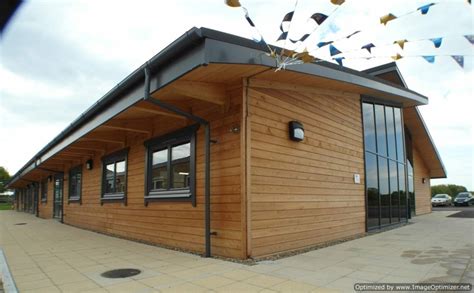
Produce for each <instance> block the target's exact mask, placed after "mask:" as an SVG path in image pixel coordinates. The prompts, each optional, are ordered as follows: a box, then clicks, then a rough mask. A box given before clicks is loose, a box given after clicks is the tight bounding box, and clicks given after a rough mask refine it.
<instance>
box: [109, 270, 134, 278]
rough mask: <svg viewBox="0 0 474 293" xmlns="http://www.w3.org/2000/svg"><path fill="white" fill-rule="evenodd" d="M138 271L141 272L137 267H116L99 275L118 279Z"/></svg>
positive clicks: (130, 275)
mask: <svg viewBox="0 0 474 293" xmlns="http://www.w3.org/2000/svg"><path fill="white" fill-rule="evenodd" d="M139 273H141V271H140V270H137V269H117V270H111V271H107V272H105V273H102V274H101V276H102V277H104V278H109V279H119V278H128V277H132V276H136V275H138V274H139Z"/></svg>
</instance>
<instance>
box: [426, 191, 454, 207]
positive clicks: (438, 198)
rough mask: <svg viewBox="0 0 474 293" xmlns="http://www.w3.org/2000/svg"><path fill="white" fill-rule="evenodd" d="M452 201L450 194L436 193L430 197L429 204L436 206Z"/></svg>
mask: <svg viewBox="0 0 474 293" xmlns="http://www.w3.org/2000/svg"><path fill="white" fill-rule="evenodd" d="M451 203H452V198H451V196H449V195H447V194H437V195H435V196H433V197H432V198H431V205H432V206H434V207H437V206H445V207H447V206H450V205H451Z"/></svg>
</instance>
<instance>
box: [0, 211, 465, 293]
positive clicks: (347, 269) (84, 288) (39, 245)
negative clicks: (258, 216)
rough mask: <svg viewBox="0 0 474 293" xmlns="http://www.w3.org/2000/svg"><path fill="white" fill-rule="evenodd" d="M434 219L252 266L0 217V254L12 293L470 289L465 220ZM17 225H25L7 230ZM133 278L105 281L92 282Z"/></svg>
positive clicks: (18, 216)
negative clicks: (377, 286) (439, 285)
mask: <svg viewBox="0 0 474 293" xmlns="http://www.w3.org/2000/svg"><path fill="white" fill-rule="evenodd" d="M453 213H454V212H434V213H432V214H430V215H425V216H420V217H416V218H415V219H413V220H412V222H413V224H411V225H407V226H405V227H402V228H398V229H393V230H390V231H387V232H383V233H378V234H375V235H371V236H367V237H364V238H361V239H357V240H353V241H350V242H345V243H342V244H339V245H334V246H331V247H328V248H323V249H319V250H314V251H311V252H307V253H304V254H300V255H296V256H292V257H288V258H284V259H280V260H277V261H264V262H260V263H259V264H257V265H254V266H248V265H243V264H237V263H232V262H227V261H222V260H217V259H205V258H201V257H199V256H196V255H191V254H187V253H181V252H176V251H171V250H167V249H163V248H158V247H154V246H149V245H145V244H140V243H136V242H133V241H127V240H123V239H119V238H114V237H109V236H105V235H101V234H98V233H93V232H89V231H85V230H81V229H78V228H74V227H71V226H68V225H62V224H60V223H58V222H57V221H55V220H43V219H39V218H36V217H34V216H33V215H30V214H25V213H19V212H14V211H1V212H0V247H1V248H2V249H3V250H4V253H5V255H6V257H7V261H8V265H9V267H10V269H11V272H12V275H13V278H14V279H15V282H16V284H17V287H18V289H19V291H20V292H48V293H52V292H143V293H145V292H353V291H354V290H353V286H354V283H357V282H364V283H366V282H422V281H433V282H461V281H462V282H470V283H474V266H473V254H474V219H468V218H452V217H446V216H447V215H450V214H453ZM18 223H26V224H25V225H16V224H18ZM116 268H137V269H140V270H142V273H141V274H139V275H137V276H135V277H131V278H125V279H106V278H103V277H101V276H100V274H101V273H103V272H105V271H107V270H110V269H116Z"/></svg>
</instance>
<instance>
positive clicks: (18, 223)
mask: <svg viewBox="0 0 474 293" xmlns="http://www.w3.org/2000/svg"><path fill="white" fill-rule="evenodd" d="M15 225H26V223H16V224H15Z"/></svg>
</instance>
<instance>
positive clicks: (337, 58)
mask: <svg viewBox="0 0 474 293" xmlns="http://www.w3.org/2000/svg"><path fill="white" fill-rule="evenodd" d="M343 59H346V58H345V57H336V58H334V61H336V62H337V64H339V65H340V66H342V60H343Z"/></svg>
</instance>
